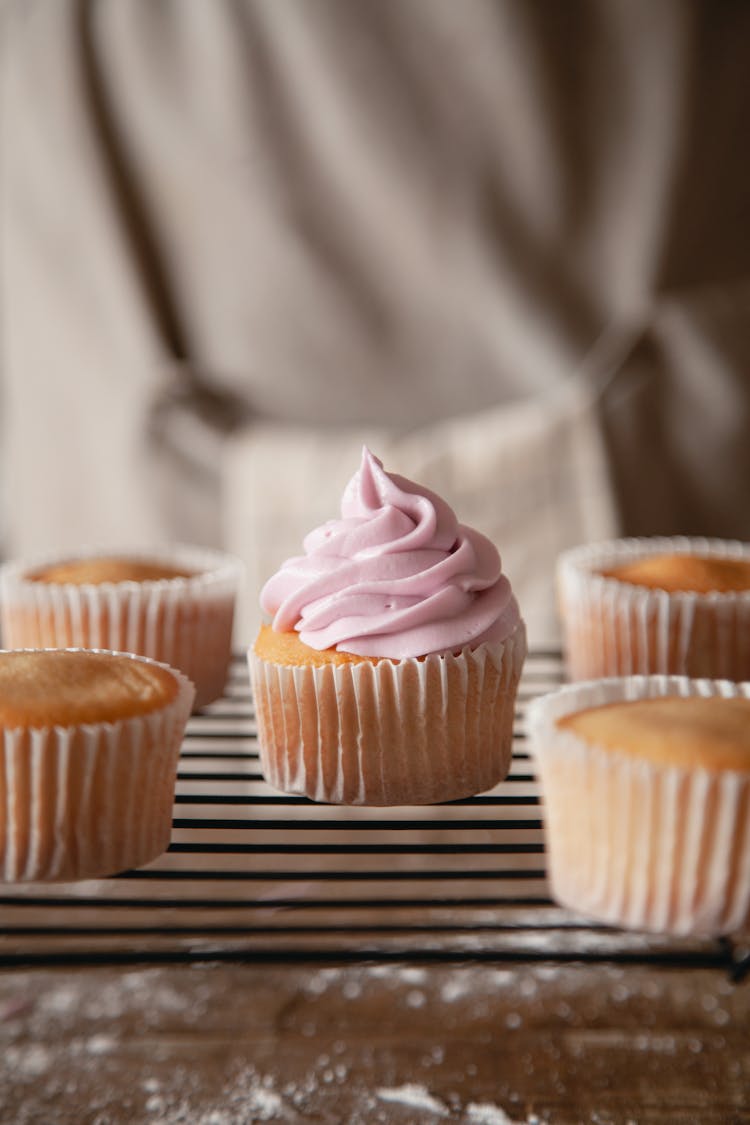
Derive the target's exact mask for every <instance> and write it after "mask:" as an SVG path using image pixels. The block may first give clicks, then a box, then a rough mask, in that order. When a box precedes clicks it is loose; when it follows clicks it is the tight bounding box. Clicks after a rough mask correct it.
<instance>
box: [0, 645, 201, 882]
mask: <svg viewBox="0 0 750 1125" xmlns="http://www.w3.org/2000/svg"><path fill="white" fill-rule="evenodd" d="M127 655H129V656H130V655H131V654H129V653H128V654H127ZM133 659H140V658H139V657H133ZM154 663H155V662H154ZM169 670H170V671H171V672H173V674H174V675H175V676H176V677H177V679H178V681H179V692H178V695H177V697H176V698H175V699H174V700H173V701H172V702H171V703H170V704H169V705H168V706H166V707H164V708H162V709H161V710H159V711H155V712H153V713H152V714H148V715H143V716H139V717H135V718H129V719H124V720H122V721H119V722H113V723H92V724H80V725H77V726H69V727H46V728H39V729H28V730H23V729H15V730H3V731H2V732H0V876H1V877H2V878H3V879H4V880H5V881H6V882H22V881H27V880H31V881H43V882H49V881H60V880H72V879H89V878H99V877H102V876H105V875H112V874H114V873H115V872H117V871H124V870H126V869H127V868H130V867H138V866H140V865H142V864H144V863H148V862H149V861H150V860H152V859H156V857H157V856H159V855H161V853H162V852H163V851H165V849H166V848H167V847H168V846H169V840H170V834H171V829H172V808H173V804H174V791H175V779H176V774H177V761H178V758H179V755H180V747H181V745H182V737H183V733H184V730H185V724H186V722H187V719H188V716H189V714H190V708H191V706H192V702H193V694H194V691H193V685H192V684H191V683H190V682H189V681H188V680H187V679H186V677H184V676H183V675H181V674H180V673H179V672H176V671H175V670H174V669H169Z"/></svg>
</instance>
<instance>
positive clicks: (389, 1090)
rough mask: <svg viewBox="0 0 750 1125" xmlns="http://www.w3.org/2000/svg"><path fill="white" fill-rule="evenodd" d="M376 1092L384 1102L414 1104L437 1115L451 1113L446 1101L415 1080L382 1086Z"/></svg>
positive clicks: (444, 1115)
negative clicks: (402, 1083)
mask: <svg viewBox="0 0 750 1125" xmlns="http://www.w3.org/2000/svg"><path fill="white" fill-rule="evenodd" d="M376 1093H377V1096H378V1097H379V1098H380V1100H381V1101H383V1102H397V1103H398V1104H399V1105H408V1106H412V1108H413V1109H423V1110H426V1111H427V1112H428V1113H434V1114H435V1116H436V1117H447V1116H448V1113H449V1110H448V1107H447V1106H446V1105H445V1103H444V1102H441V1101H440V1099H439V1098H436V1097H435V1096H434V1095H433V1094H431V1093H430V1091H429V1090H428V1089H426V1087H424V1086H418V1085H417V1084H416V1083H415V1082H407V1083H406V1085H404V1086H382V1087H381V1088H380V1089H379V1090H377V1091H376Z"/></svg>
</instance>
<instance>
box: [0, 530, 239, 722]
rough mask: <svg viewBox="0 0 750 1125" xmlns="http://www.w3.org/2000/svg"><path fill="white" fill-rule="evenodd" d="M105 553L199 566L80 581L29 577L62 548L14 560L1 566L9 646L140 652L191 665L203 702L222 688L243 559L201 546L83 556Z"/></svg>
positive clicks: (198, 697)
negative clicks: (135, 578)
mask: <svg viewBox="0 0 750 1125" xmlns="http://www.w3.org/2000/svg"><path fill="white" fill-rule="evenodd" d="M97 555H99V556H105V555H106V556H108V557H110V556H113V555H114V556H117V557H118V558H134V559H143V558H147V559H148V560H149V561H153V562H156V563H163V564H164V565H167V566H175V567H184V569H186V570H195V571H196V572H197V573H196V574H194V575H192V576H191V577H189V578H169V579H163V580H158V581H147V582H117V583H111V582H105V583H102V584H100V585H93V584H83V585H76V584H74V583H47V582H30V581H29V580H28V579H26V578H24V575H25V574H29V573H31V572H33V571H36V570H38V569H40V568H42V567H44V566H46V565H50V564H52V563H54V562H57V561H59V559H60V556H59V555H57V556H55V557H54V558H50V557H48V558H46V559H37V560H34V561H33V562H24V563H22V564H18V563H9V564H7V565H6V566H5V567H3V568H2V571H0V594H1V604H2V624H3V644H4V645H5V647H6V648H70V647H80V648H103V649H111V650H115V651H122V652H134V653H138V654H140V655H142V656H148V657H150V658H151V659H153V660H157V661H162V662H163V663H165V664H169V665H170V666H171V667H173V668H179V669H180V670H181V671H182V672H184V673H185V675H186V676H188V677H189V679H191V680H192V681H193V683H194V684H195V687H196V697H195V706H196V707H202V706H203V705H204V704H206V703H209V702H211V700H213V699H216V698H217V697H218V696H219V695H221V692H222V690H223V688H224V684H225V682H226V676H227V670H228V667H229V661H230V659H231V652H232V622H233V618H234V605H235V597H236V593H237V588H238V585H239V581H240V578H241V574H242V564H241V563H240V562H238V561H237V560H236V559H233V558H232V557H231V556H227V555H224V554H220V553H218V552H215V551H204V550H196V549H193V548H175V549H174V550H172V551H169V552H167V551H158V550H156V551H153V552H145V551H143V552H139V553H137V554H136V553H135V552H133V551H132V550H127V551H122V552H120V551H113V550H109V551H86V552H85V553H84V552H79V556H80V557H86V558H94V557H97ZM71 557H72V556H71Z"/></svg>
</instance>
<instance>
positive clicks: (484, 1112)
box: [466, 1102, 522, 1125]
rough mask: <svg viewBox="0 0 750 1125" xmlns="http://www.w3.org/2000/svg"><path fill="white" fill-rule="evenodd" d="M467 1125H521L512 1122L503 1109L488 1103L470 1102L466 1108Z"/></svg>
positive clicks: (520, 1124)
mask: <svg viewBox="0 0 750 1125" xmlns="http://www.w3.org/2000/svg"><path fill="white" fill-rule="evenodd" d="M466 1121H467V1125H522V1123H521V1122H520V1121H513V1120H511V1118H510V1117H508V1114H507V1113H506V1112H505V1110H504V1109H501V1108H500V1106H499V1105H492V1104H491V1103H490V1102H470V1103H469V1105H467V1107H466Z"/></svg>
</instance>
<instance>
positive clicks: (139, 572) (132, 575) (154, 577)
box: [25, 555, 195, 586]
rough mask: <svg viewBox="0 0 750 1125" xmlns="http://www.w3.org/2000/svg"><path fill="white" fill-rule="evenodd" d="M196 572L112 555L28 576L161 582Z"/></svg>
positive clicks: (78, 581)
mask: <svg viewBox="0 0 750 1125" xmlns="http://www.w3.org/2000/svg"><path fill="white" fill-rule="evenodd" d="M194 574H195V571H193V570H186V569H184V568H182V567H176V566H170V565H169V564H167V563H161V562H156V561H153V560H149V559H135V558H133V559H130V558H125V557H120V556H118V555H111V556H99V557H96V556H92V557H91V558H81V559H65V560H62V561H61V562H58V563H52V564H50V565H48V566H44V567H40V568H39V569H38V570H33V571H30V572H29V573H28V574H26V575H25V577H26V579H27V580H28V581H30V582H47V583H55V584H57V583H61V584H62V583H64V584H71V585H76V586H83V585H93V586H100V585H101V584H102V583H104V582H159V581H163V580H165V579H172V578H192V577H193V575H194Z"/></svg>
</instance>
